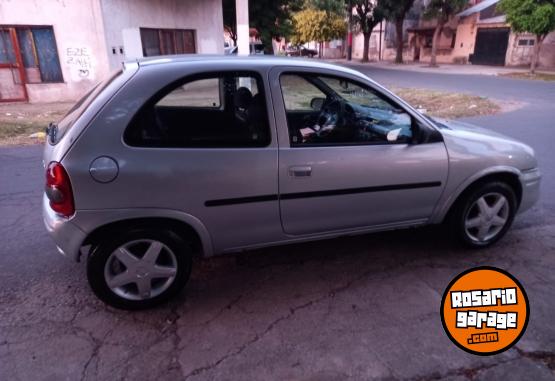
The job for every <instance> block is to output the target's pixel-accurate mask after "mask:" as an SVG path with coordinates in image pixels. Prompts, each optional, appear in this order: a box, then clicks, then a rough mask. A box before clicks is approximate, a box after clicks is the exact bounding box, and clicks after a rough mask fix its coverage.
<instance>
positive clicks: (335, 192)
mask: <svg viewBox="0 0 555 381" xmlns="http://www.w3.org/2000/svg"><path fill="white" fill-rule="evenodd" d="M439 186H441V181H429V182H423V183H412V184H394V185H379V186H373V187H362V188H346V189H332V190H324V191H312V192H297V193H284V194H282V195H277V194H273V195H262V196H252V197H238V198H225V199H219V200H208V201H206V202H205V203H204V205H205V206H207V207H211V206H224V205H237V204H247V203H252V202H267V201H277V200H294V199H300V198H312V197H328V196H341V195H348V194H359V193H373V192H385V191H395V190H407V189H420V188H436V187H439Z"/></svg>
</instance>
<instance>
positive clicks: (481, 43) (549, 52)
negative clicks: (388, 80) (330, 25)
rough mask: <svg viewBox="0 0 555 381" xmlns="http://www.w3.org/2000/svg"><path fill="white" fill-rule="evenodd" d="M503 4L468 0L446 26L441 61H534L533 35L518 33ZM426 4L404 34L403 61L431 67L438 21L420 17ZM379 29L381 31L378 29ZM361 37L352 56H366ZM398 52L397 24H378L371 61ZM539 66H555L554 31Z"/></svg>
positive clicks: (420, 1) (420, 2) (420, 0)
mask: <svg viewBox="0 0 555 381" xmlns="http://www.w3.org/2000/svg"><path fill="white" fill-rule="evenodd" d="M498 2H499V0H470V1H469V7H468V8H467V9H465V10H464V11H462V12H461V13H459V14H458V15H457V16H456V17H453V18H452V19H451V20H450V21H449V22H448V23H447V24H446V25H445V26H444V28H443V31H442V33H441V35H440V37H439V41H438V49H437V57H436V58H437V62H438V63H456V64H466V63H473V64H481V65H501V66H503V65H504V66H526V65H529V64H530V61H531V59H532V55H533V51H534V44H535V43H536V41H535V36H534V35H531V34H528V33H521V34H518V33H514V32H513V31H512V30H511V28H510V25H509V24H507V22H506V18H505V15H504V14H502V13H501V12H499V11H498V10H497V9H496V5H497V3H498ZM426 4H427V1H426V0H417V1H416V2H415V5H414V6H413V8H412V9H411V11H410V12H409V15H408V16H407V19H406V20H405V23H404V28H403V29H404V30H403V41H404V46H403V59H404V60H405V61H407V62H410V61H414V62H423V63H429V62H430V60H431V52H432V40H433V35H434V29H435V27H436V20H427V19H425V18H423V17H422V14H423V11H424V9H425V6H426ZM380 29H381V30H380ZM362 44H363V38H362V35H361V34H358V35H357V36H355V39H354V44H353V49H354V50H353V56H354V57H355V58H362V49H363V46H362ZM395 54H396V38H395V28H394V25H393V24H390V23H385V22H384V23H382V25H378V26H376V28H375V29H374V31H373V33H372V36H371V38H370V52H369V59H370V60H376V61H377V60H380V59H382V60H393V59H394V58H395ZM538 66H539V67H540V68H542V67H543V68H555V33H551V34H549V35H548V36H547V37H546V39H545V40H544V42H543V44H542V48H541V51H540V56H539V61H538Z"/></svg>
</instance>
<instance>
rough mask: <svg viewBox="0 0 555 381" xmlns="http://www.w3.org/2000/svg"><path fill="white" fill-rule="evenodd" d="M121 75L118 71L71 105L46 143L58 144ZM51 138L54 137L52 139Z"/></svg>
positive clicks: (120, 71) (121, 71)
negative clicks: (97, 98)
mask: <svg viewBox="0 0 555 381" xmlns="http://www.w3.org/2000/svg"><path fill="white" fill-rule="evenodd" d="M121 73H123V70H118V71H116V72H114V73H112V74H111V75H110V77H109V78H108V79H106V80H104V81H102V82H100V83H97V84H96V85H94V86H93V87H92V88H91V89H90V90H89V91H88V92H87V93H86V94H85V95H83V97H82V98H81V99H79V100H78V101H77V103H75V104H74V105H73V107H72V108H71V109H70V110H69V111H68V112H67V114H65V116H64V117H63V118H62V120H60V122H59V123H57V124H56V126H57V128H56V133H55V135H50V138H49V139H48V141H49V142H50V143H51V144H56V143H58V142H59V141H60V140H61V139H62V137H63V136H64V135H65V134H66V132H68V131H69V130H70V129H71V127H72V126H73V125H74V124H75V121H76V120H77V119H79V117H80V116H81V115H83V113H84V112H85V110H86V109H87V107H89V105H90V104H91V103H92V101H93V100H94V99H95V98H96V97H97V96H98V95H99V94H100V93H101V92H102V91H103V90H104V89H105V88H106V87H108V85H110V83H112V81H113V80H114V79H116V78H117V77H118V76H119V75H121ZM52 136H53V137H54V138H53V139H52Z"/></svg>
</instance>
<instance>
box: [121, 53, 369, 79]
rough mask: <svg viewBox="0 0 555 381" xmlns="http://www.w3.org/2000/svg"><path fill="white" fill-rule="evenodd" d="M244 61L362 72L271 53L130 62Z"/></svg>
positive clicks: (148, 58) (153, 63)
mask: <svg viewBox="0 0 555 381" xmlns="http://www.w3.org/2000/svg"><path fill="white" fill-rule="evenodd" d="M226 62H228V63H233V64H237V63H243V64H245V65H248V66H265V67H273V66H299V67H312V68H318V69H330V70H338V71H342V72H345V73H351V74H354V75H357V76H362V74H361V73H360V72H358V71H356V70H352V69H349V68H347V67H344V66H340V65H335V64H332V63H328V62H323V61H316V60H314V59H305V58H297V57H280V56H271V55H265V56H264V55H253V56H235V55H216V54H214V55H203V54H180V55H170V56H155V57H145V58H139V59H137V60H135V61H131V62H129V63H136V64H138V65H139V66H152V65H165V64H171V63H182V64H189V63H190V64H202V63H224V64H225V63H226Z"/></svg>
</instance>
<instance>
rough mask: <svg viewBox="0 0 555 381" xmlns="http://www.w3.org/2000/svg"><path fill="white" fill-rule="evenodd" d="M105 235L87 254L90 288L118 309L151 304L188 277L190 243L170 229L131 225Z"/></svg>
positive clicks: (165, 297)
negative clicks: (122, 230) (132, 227)
mask: <svg viewBox="0 0 555 381" xmlns="http://www.w3.org/2000/svg"><path fill="white" fill-rule="evenodd" d="M113 236H116V237H117V238H111V237H108V238H106V239H105V240H104V241H103V242H101V243H100V244H99V245H98V246H97V247H96V248H95V250H94V251H93V253H92V254H91V255H90V256H89V259H88V261H87V277H88V280H89V284H90V286H91V288H92V290H93V292H94V293H95V294H96V296H98V298H100V299H101V300H102V301H103V302H105V303H106V304H109V305H110V306H112V307H116V308H121V309H144V308H151V307H154V306H156V305H158V304H160V303H163V302H165V301H167V300H168V299H170V298H171V297H172V296H174V295H175V294H176V293H178V292H179V291H180V290H181V289H182V288H183V287H184V286H185V284H186V282H187V280H188V279H189V275H190V272H191V264H192V255H191V249H190V245H188V244H187V243H186V242H185V241H183V240H182V239H181V238H180V237H179V236H177V235H176V234H174V233H173V232H171V231H163V230H155V229H145V228H141V229H134V230H130V231H127V232H123V233H118V234H117V235H116V234H114V235H113Z"/></svg>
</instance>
